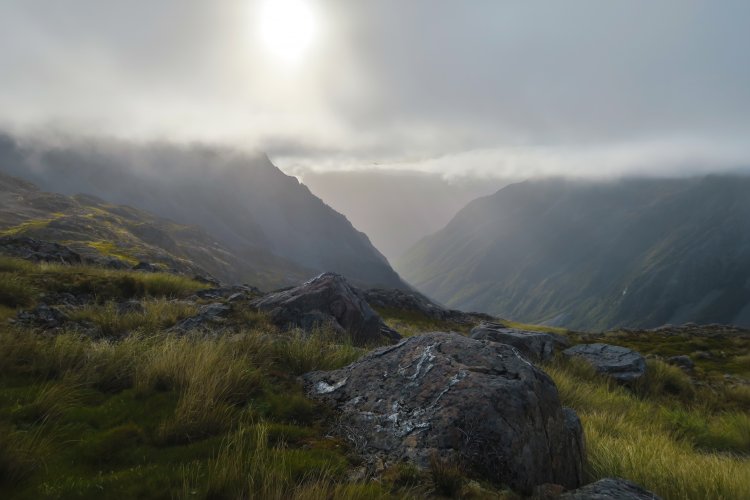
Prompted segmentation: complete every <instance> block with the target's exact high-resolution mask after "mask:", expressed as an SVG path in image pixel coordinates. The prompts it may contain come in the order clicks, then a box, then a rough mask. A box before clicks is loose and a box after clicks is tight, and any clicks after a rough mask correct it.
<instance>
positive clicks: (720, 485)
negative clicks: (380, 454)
mask: <svg viewBox="0 0 750 500" xmlns="http://www.w3.org/2000/svg"><path fill="white" fill-rule="evenodd" d="M0 273H2V276H0V278H2V279H0V303H2V304H4V305H3V307H4V310H5V311H6V316H8V315H10V314H13V313H14V312H15V310H16V309H17V308H23V307H28V306H31V305H32V304H33V303H34V302H35V301H36V300H38V297H39V296H40V295H41V294H42V293H44V292H45V291H46V290H65V289H68V290H70V289H76V290H89V291H90V292H89V293H94V294H95V295H96V296H97V297H98V298H99V300H98V303H97V304H96V305H93V306H89V307H87V308H85V309H83V310H81V311H79V312H78V314H80V315H81V317H82V318H85V319H88V320H90V321H94V322H97V323H98V324H100V325H101V326H103V327H104V326H106V327H108V328H110V330H109V331H110V332H116V333H120V334H122V333H125V332H130V333H131V335H129V336H126V337H123V340H121V341H119V342H110V341H105V340H92V339H89V338H85V337H80V336H77V335H76V334H74V333H63V334H60V335H57V336H54V337H52V336H45V335H40V334H38V333H37V332H33V331H29V330H20V329H12V328H10V327H9V326H0V496H2V497H9V496H10V497H17V498H68V497H76V498H101V496H102V495H107V496H109V497H117V498H131V497H144V498H167V497H190V498H237V497H243V496H244V497H247V498H292V497H296V498H393V497H397V498H398V497H424V496H426V495H429V494H432V493H435V492H436V491H439V492H442V493H444V494H449V495H450V496H456V497H467V498H469V497H473V498H486V497H488V496H490V495H494V496H490V497H494V498H498V497H499V498H503V497H508V498H513V495H512V494H511V493H509V492H507V491H503V490H497V489H494V488H492V487H491V486H488V485H480V484H479V483H477V482H469V481H467V480H466V479H464V478H463V477H461V475H460V474H459V473H458V472H457V471H455V470H452V469H450V468H447V467H445V466H444V465H441V464H436V465H435V466H434V467H433V469H432V471H431V472H429V471H428V472H420V471H416V470H414V469H413V468H410V467H408V466H403V465H402V466H396V467H392V468H391V469H389V470H386V471H385V473H384V474H383V477H382V478H381V479H380V480H378V481H374V482H373V481H369V480H355V481H351V480H350V478H351V476H352V475H353V474H354V473H356V472H357V470H358V463H357V458H356V456H355V455H354V454H353V453H351V451H350V450H349V449H348V447H347V444H346V443H344V442H341V441H339V440H337V439H334V438H331V437H328V436H327V428H328V426H329V425H330V422H331V421H332V420H333V415H331V414H330V413H329V412H328V411H327V410H326V409H325V408H323V407H320V406H318V405H316V404H315V403H313V402H311V401H310V400H308V399H306V398H305V397H304V395H303V394H302V392H301V389H300V387H299V386H298V384H297V382H296V380H295V377H296V376H297V375H298V374H301V373H304V372H306V371H309V370H313V369H332V368H336V367H340V366H343V365H345V364H347V363H348V362H350V361H352V360H354V359H356V358H357V357H358V356H360V355H361V354H362V352H363V351H362V350H359V349H355V348H353V347H351V346H350V345H346V344H341V343H336V342H335V341H334V340H333V339H332V338H331V337H330V336H329V335H327V334H326V332H318V333H317V334H315V335H313V336H311V337H302V336H299V335H282V334H280V333H279V332H276V331H274V330H273V328H272V327H270V326H269V325H268V324H266V323H265V322H264V321H263V320H262V318H255V319H254V320H253V321H252V322H250V323H248V328H247V329H246V330H245V331H242V332H240V333H239V334H237V335H235V336H231V337H226V336H225V337H220V338H190V337H181V338H178V337H175V336H171V335H169V334H166V333H164V331H163V330H164V328H165V327H167V326H169V324H170V323H172V322H175V321H177V319H179V318H180V317H181V316H183V315H185V314H189V313H190V312H191V309H190V306H189V305H184V304H183V305H182V306H181V305H179V304H180V302H179V300H175V299H180V298H181V297H185V296H187V295H189V294H191V293H193V291H195V290H196V289H198V288H200V287H201V286H202V285H200V284H198V283H195V282H191V281H189V280H184V279H182V278H176V277H174V276H169V275H160V274H155V275H151V274H143V273H128V272H122V271H105V270H100V269H93V268H85V267H62V266H50V265H31V264H28V263H24V262H21V261H16V260H11V259H0ZM8 283H11V285H6V284H8ZM8 287H14V290H15V292H13V291H11V292H12V293H10V292H8V290H7V288H8ZM3 289H6V293H5V294H4V295H3V293H2V290H3ZM20 290H24V291H25V293H21V294H20V296H19V295H18V293H17V292H19V291H20ZM131 297H135V298H138V299H139V300H141V301H142V302H143V304H144V311H143V312H142V313H140V314H137V315H133V314H132V313H124V314H118V312H117V309H116V308H114V307H113V306H112V302H111V301H112V300H123V299H128V298H131ZM175 304H177V305H175ZM183 308H184V309H183ZM384 313H386V320H387V321H388V322H389V323H390V324H393V325H398V326H405V327H407V331H408V332H409V333H412V334H414V333H418V332H420V331H426V330H433V329H442V330H456V331H461V330H462V329H463V330H465V329H466V326H465V325H452V324H448V323H440V322H435V321H430V320H427V319H426V318H420V317H417V316H415V315H413V314H411V315H408V314H407V315H404V314H399V313H398V311H385V312H384ZM127 314H130V316H128V315H127ZM269 334H270V335H269ZM573 338H575V337H573ZM649 338H650V339H651V340H650V341H648V340H644V337H640V338H637V339H634V338H631V337H630V336H627V335H625V334H620V335H619V336H618V335H610V336H609V337H608V341H612V342H613V343H621V344H629V343H633V342H635V341H636V340H638V341H639V342H640V344H639V347H640V348H642V349H643V350H644V351H646V352H655V353H657V354H658V353H662V354H664V355H667V354H670V355H671V354H673V353H674V352H677V351H678V350H679V345H678V342H672V341H669V342H668V341H667V340H665V339H663V338H660V337H659V336H656V335H654V336H651V337H649ZM586 340H587V341H589V339H586ZM594 340H598V339H594ZM649 342H650V344H649ZM684 342H685V339H683V343H684ZM695 342H699V340H695ZM711 342H713V344H712V346H710V350H711V351H712V352H714V351H715V352H716V353H717V354H718V353H719V351H721V349H722V347H721V345H720V344H721V343H722V342H723V341H722V340H721V338H719V337H717V338H712V339H711ZM743 345H744V344H743ZM743 345H740V344H735V343H732V342H731V341H730V342H726V343H725V344H724V346H723V349H724V351H725V354H727V359H731V360H735V361H736V359H735V358H736V357H737V356H739V355H740V352H741V351H742V349H744V347H743ZM686 349H687V350H696V345H686ZM690 352H692V351H690ZM745 352H746V351H745ZM716 363H718V361H717V362H716ZM649 364H650V375H649V380H648V381H647V383H644V384H641V385H639V386H638V387H635V388H634V389H632V390H629V389H624V388H622V387H618V386H614V385H612V384H610V383H608V382H607V381H606V380H604V379H602V378H600V377H597V376H596V375H595V374H593V373H591V371H590V370H588V369H587V368H586V367H584V366H581V365H578V364H570V363H566V362H564V361H562V360H557V361H556V362H554V363H552V364H550V365H549V366H546V367H544V369H545V370H546V371H547V372H548V373H549V374H550V375H551V376H552V377H553V379H554V380H555V381H556V383H557V385H558V387H559V390H560V393H561V397H562V400H563V402H564V403H565V404H566V405H569V406H571V407H573V408H574V409H576V410H577V411H578V413H579V414H580V416H581V418H582V420H583V423H584V428H585V431H586V438H587V444H588V450H589V467H588V470H589V475H590V479H595V478H598V477H604V476H610V475H619V476H623V477H627V478H630V479H633V480H635V481H637V482H640V483H642V484H644V485H645V486H646V487H648V488H651V489H653V490H654V491H656V492H657V493H658V494H660V495H662V496H664V497H665V498H743V497H748V496H750V479H749V478H750V460H748V454H750V421H749V419H748V411H750V391H748V390H746V389H747V386H740V385H731V384H729V383H726V382H725V380H724V377H723V373H724V371H725V370H726V365H722V364H716V365H714V364H711V363H706V364H701V365H699V367H698V369H699V377H698V380H696V381H692V380H690V378H689V377H687V376H686V375H684V374H683V373H682V372H681V371H679V370H678V369H676V368H674V367H671V366H668V365H666V364H664V363H661V362H659V361H657V360H650V361H649ZM730 364H731V363H730ZM740 372H741V370H740V371H739V372H737V373H740ZM743 387H744V388H743Z"/></svg>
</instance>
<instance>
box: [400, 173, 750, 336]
mask: <svg viewBox="0 0 750 500" xmlns="http://www.w3.org/2000/svg"><path fill="white" fill-rule="evenodd" d="M397 268H398V269H399V270H400V272H401V273H402V275H403V276H404V278H405V279H406V280H407V281H408V282H410V283H411V284H413V285H414V286H416V287H417V288H418V289H420V290H421V291H422V292H424V293H426V294H428V295H430V296H432V297H434V298H435V299H437V300H439V301H441V302H443V303H445V304H447V305H449V306H451V307H456V308H461V309H468V310H480V311H484V312H488V313H491V314H496V315H499V316H502V317H507V318H512V319H515V320H519V321H527V322H537V323H539V322H545V323H546V324H552V325H561V326H566V327H570V328H578V329H606V328H615V327H646V328H647V327H654V326H658V325H662V324H665V323H676V324H678V323H685V322H690V321H693V322H699V323H714V322H716V323H734V324H739V325H750V178H748V177H740V176H736V177H735V176H709V177H704V178H690V179H630V180H621V181H612V182H598V183H595V182H583V181H570V180H561V179H550V180H540V181H533V182H531V181H529V182H523V183H519V184H514V185H511V186H508V187H506V188H504V189H502V190H500V191H498V192H497V193H495V194H494V195H492V196H487V197H484V198H480V199H477V200H475V201H474V202H472V203H470V204H469V205H467V206H466V207H465V208H464V209H463V210H461V211H460V212H459V213H458V214H457V215H456V217H455V218H454V219H453V220H452V221H451V222H450V223H449V224H448V225H447V226H446V227H445V228H444V229H442V230H441V231H439V232H438V233H436V234H434V235H432V236H429V237H427V238H424V239H423V240H422V241H420V242H419V243H418V244H417V245H415V246H414V247H413V248H412V249H411V250H410V251H409V252H407V254H406V255H405V256H404V257H403V258H402V259H400V260H399V262H398V263H397Z"/></svg>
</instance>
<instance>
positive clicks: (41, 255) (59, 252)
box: [0, 236, 83, 264]
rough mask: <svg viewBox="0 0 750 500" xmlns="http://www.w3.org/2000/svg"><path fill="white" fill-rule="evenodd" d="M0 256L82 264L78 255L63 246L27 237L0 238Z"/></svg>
mask: <svg viewBox="0 0 750 500" xmlns="http://www.w3.org/2000/svg"><path fill="white" fill-rule="evenodd" d="M0 255H7V256H9V257H18V258H20V259H26V260H30V261H32V262H57V263H60V264H80V263H81V262H83V259H82V258H81V256H80V255H79V254H78V253H76V252H74V251H73V250H71V249H70V248H68V247H66V246H65V245H60V244H59V243H53V242H50V241H42V240H37V239H34V238H28V237H12V236H4V237H2V238H0Z"/></svg>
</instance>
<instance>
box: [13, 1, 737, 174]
mask: <svg viewBox="0 0 750 500" xmlns="http://www.w3.org/2000/svg"><path fill="white" fill-rule="evenodd" d="M749 15H750V5H748V4H747V3H746V2H741V1H727V2H721V3H716V2H707V1H679V2H678V1H667V2H659V3H658V4H654V3H653V2H647V1H645V0H643V1H635V2H627V3H617V4H615V3H612V2H607V3H604V2H596V1H580V0H578V1H572V2H565V4H564V5H562V4H560V5H558V4H544V3H541V2H523V3H499V2H490V1H473V2H460V3H456V2H449V1H424V0H422V1H414V2H409V3H408V4H403V2H394V1H383V2H351V1H343V0H330V1H322V0H274V1H271V0H257V1H248V0H242V1H240V0H233V1H229V2H199V1H197V0H191V1H183V0H180V1H177V0H158V1H154V2H128V3H127V4H120V5H111V4H103V3H102V2H97V1H94V0H71V1H68V2H64V3H61V2H54V3H50V2H44V1H41V0H9V1H6V2H3V5H2V6H0V72H2V74H3V85H2V87H1V88H0V109H2V110H3V112H2V113H1V114H0V128H3V129H5V130H8V131H10V132H11V133H14V134H16V135H22V136H24V135H25V136H32V137H34V136H38V135H47V136H52V137H58V136H61V135H62V136H64V137H73V138H76V137H82V138H89V137H94V138H110V137H114V138H119V139H126V140H133V141H145V142H148V141H170V142H180V143H190V142H202V143H209V144H219V145H222V146H225V147H231V148H237V149H242V150H262V151H266V152H267V153H268V154H269V156H270V157H271V158H272V160H274V162H275V163H277V164H278V165H279V166H280V167H281V168H282V169H284V170H285V171H287V172H293V171H299V170H308V171H309V170H314V171H316V172H329V171H372V170H380V169H384V170H387V171H393V170H397V171H404V170H406V171H415V172H429V173H434V174H439V175H441V176H443V177H446V178H456V177H464V176H476V177H483V178H486V177H495V178H499V179H507V178H528V177H533V176H537V175H561V174H563V175H576V176H609V175H615V176H618V175H627V174H632V173H637V174H644V175H646V174H650V175H654V174H658V175H681V174H689V173H707V172H715V171H725V170H736V169H738V168H744V167H746V166H747V165H750V145H749V144H748V143H747V141H746V137H747V136H748V133H749V132H750V68H748V66H747V65H746V64H744V60H745V57H746V56H745V52H746V48H747V47H748V46H749V45H750V32H748V30H747V29H746V26H745V25H746V22H745V21H746V19H747V18H748V17H749ZM134 30H135V31H134Z"/></svg>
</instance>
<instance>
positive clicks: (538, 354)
mask: <svg viewBox="0 0 750 500" xmlns="http://www.w3.org/2000/svg"><path fill="white" fill-rule="evenodd" d="M471 338H473V339H475V340H489V341H491V342H499V343H501V344H507V345H511V346H513V347H515V348H516V349H518V350H519V351H521V354H523V355H524V356H526V357H527V358H529V359H530V360H531V361H547V360H549V359H551V358H552V356H554V354H555V352H557V351H559V350H562V349H565V348H566V347H568V346H569V345H570V343H569V342H568V339H566V338H565V337H563V336H562V335H555V334H553V333H544V332H532V331H528V330H518V329H516V328H508V327H506V326H505V325H503V324H500V323H488V322H485V323H482V324H480V325H479V326H477V327H475V328H473V329H472V330H471Z"/></svg>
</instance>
